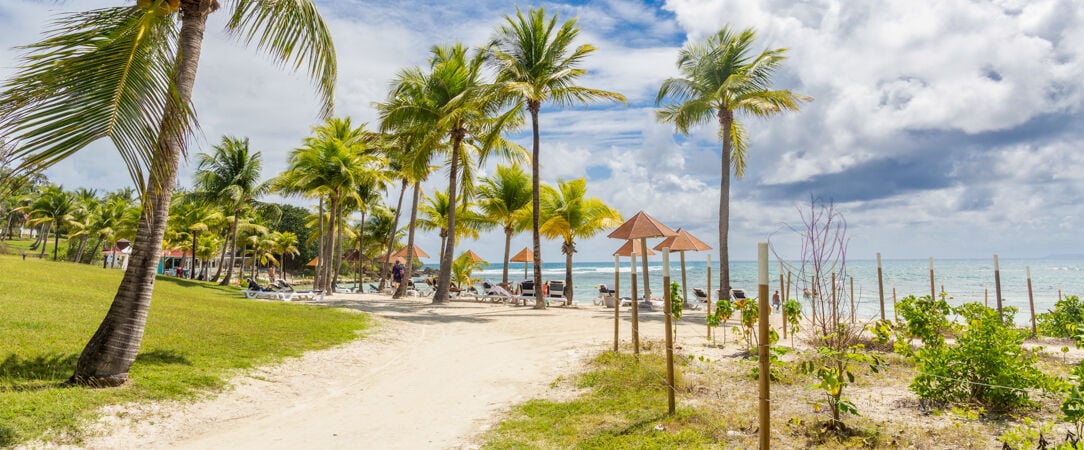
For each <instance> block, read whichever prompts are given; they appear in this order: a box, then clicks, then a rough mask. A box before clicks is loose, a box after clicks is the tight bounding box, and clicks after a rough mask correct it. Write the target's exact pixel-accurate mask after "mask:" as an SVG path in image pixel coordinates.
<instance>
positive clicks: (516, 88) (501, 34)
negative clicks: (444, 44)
mask: <svg viewBox="0 0 1084 450" xmlns="http://www.w3.org/2000/svg"><path fill="white" fill-rule="evenodd" d="M505 22H506V23H505V24H503V25H501V26H500V27H499V28H498V29H497V38H496V40H495V41H494V43H493V45H491V52H490V54H491V58H490V61H491V62H492V64H493V65H494V66H495V67H496V69H497V71H498V72H497V86H498V88H499V89H500V91H501V93H502V94H504V95H505V96H507V97H508V98H510V99H515V101H516V102H517V104H516V107H517V109H518V108H520V107H526V108H527V112H528V113H530V115H531V137H532V140H531V149H532V150H531V189H532V191H533V192H534V195H533V198H532V199H531V209H532V211H533V213H532V217H531V220H532V234H531V240H532V243H533V245H534V283H535V286H541V285H542V243H541V242H542V241H541V238H540V235H539V233H540V228H539V227H540V226H541V223H542V222H541V220H540V217H539V201H540V198H539V194H540V191H539V187H538V186H539V167H540V166H539V160H538V158H539V152H540V149H539V130H538V113H539V111H541V110H542V104H543V103H546V102H552V103H556V104H557V105H561V106H568V105H573V104H590V103H596V102H600V101H620V102H622V103H623V102H624V101H625V97H624V96H622V95H621V94H618V93H616V92H609V91H603V90H599V89H590V88H585V87H582V86H577V85H576V84H575V83H576V80H577V79H578V78H579V77H580V76H582V75H584V74H586V73H587V71H586V70H584V69H581V68H579V66H580V64H581V63H582V62H583V60H584V59H585V58H586V57H587V55H589V54H591V53H592V52H594V51H595V47H594V46H592V45H590V44H582V45H580V46H579V47H576V48H575V49H573V48H572V45H573V41H575V40H576V37H577V36H578V35H579V32H580V28H579V27H578V26H576V20H575V19H572V20H568V21H565V22H564V23H562V24H561V26H560V27H557V14H554V15H553V16H552V17H550V19H549V20H546V14H545V12H544V11H543V9H542V8H538V9H532V10H530V11H529V12H528V13H527V16H526V17H524V15H523V13H522V12H521V11H520V10H519V9H518V8H517V9H516V17H515V18H513V17H512V16H505ZM545 307H546V304H545V302H535V308H545Z"/></svg>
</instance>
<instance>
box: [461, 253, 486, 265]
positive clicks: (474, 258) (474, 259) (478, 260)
mask: <svg viewBox="0 0 1084 450" xmlns="http://www.w3.org/2000/svg"><path fill="white" fill-rule="evenodd" d="M463 254H464V255H470V260H471V262H476V263H484V264H489V263H487V262H486V260H485V259H484V258H482V257H481V256H478V254H477V253H474V250H467V251H465V252H463ZM460 256H462V255H460Z"/></svg>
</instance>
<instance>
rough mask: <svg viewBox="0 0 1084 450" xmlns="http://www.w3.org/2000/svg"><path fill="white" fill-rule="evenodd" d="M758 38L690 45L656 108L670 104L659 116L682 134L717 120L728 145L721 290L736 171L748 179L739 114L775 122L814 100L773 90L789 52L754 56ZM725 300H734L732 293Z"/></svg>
mask: <svg viewBox="0 0 1084 450" xmlns="http://www.w3.org/2000/svg"><path fill="white" fill-rule="evenodd" d="M754 39H756V32H754V31H753V29H752V28H747V29H745V30H744V31H742V32H741V33H738V34H735V33H734V32H733V31H731V29H730V27H729V26H727V27H723V29H721V30H719V32H718V33H715V34H713V35H711V36H708V38H707V39H706V40H705V41H704V42H702V43H689V44H686V45H685V47H684V48H682V49H681V52H680V53H679V54H678V61H677V65H678V69H680V70H681V74H682V76H681V77H680V78H669V79H667V80H666V81H663V83H662V86H661V87H659V93H658V95H657V96H656V97H655V104H656V105H658V104H661V103H662V102H663V101H664V100H667V99H668V100H670V103H668V104H666V105H665V106H663V108H662V109H661V110H659V111H658V113H657V118H658V120H659V121H661V122H664V123H672V124H674V128H676V129H677V131H678V132H680V133H682V134H688V133H689V130H690V129H691V128H693V127H695V126H697V125H702V124H707V123H709V122H711V121H712V120H715V121H716V122H717V123H718V124H719V137H720V138H721V139H722V140H723V148H722V157H721V163H722V173H721V176H720V178H719V265H720V268H719V283H720V284H719V285H720V286H729V285H730V267H729V265H730V254H729V252H730V250H729V247H728V245H727V236H728V235H729V233H730V171H731V170H733V171H734V175H735V176H736V177H738V178H741V177H742V175H744V174H745V160H746V159H745V151H746V149H747V147H746V144H747V143H746V140H745V127H744V126H743V125H742V123H741V122H740V121H738V120H737V118H736V117H735V116H736V115H737V114H738V113H742V114H747V115H750V116H753V117H771V116H774V115H777V114H780V113H783V112H785V111H798V105H799V104H800V103H801V102H804V101H809V100H810V98H809V97H805V96H803V95H799V94H795V93H793V92H791V91H789V90H786V89H772V88H771V84H772V76H773V75H774V74H775V72H776V71H777V70H779V68H780V67H782V65H783V61H784V60H785V59H786V51H787V50H786V49H785V48H777V49H773V50H764V51H762V52H760V54H759V55H757V56H755V57H754V56H753V55H752V51H751V50H750V46H752V45H753V40H754ZM721 295H722V296H723V297H722V298H724V299H729V298H730V293H729V292H728V290H727V289H723V290H721Z"/></svg>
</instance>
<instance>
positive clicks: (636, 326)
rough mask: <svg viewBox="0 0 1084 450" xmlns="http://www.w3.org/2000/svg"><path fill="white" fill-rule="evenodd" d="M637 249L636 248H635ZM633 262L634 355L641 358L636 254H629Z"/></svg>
mask: <svg viewBox="0 0 1084 450" xmlns="http://www.w3.org/2000/svg"><path fill="white" fill-rule="evenodd" d="M633 248H634V249H635V246H633ZM629 256H630V257H629V260H630V261H631V262H632V266H631V267H632V325H631V326H632V354H634V355H636V356H637V357H639V356H640V307H639V306H638V305H637V303H638V302H637V301H636V253H635V252H634V253H630V254H629Z"/></svg>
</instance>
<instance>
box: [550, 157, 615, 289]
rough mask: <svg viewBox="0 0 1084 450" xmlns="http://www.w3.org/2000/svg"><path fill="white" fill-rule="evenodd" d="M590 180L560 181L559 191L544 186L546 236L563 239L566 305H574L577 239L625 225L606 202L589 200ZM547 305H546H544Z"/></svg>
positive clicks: (558, 183)
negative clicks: (573, 282) (573, 271)
mask: <svg viewBox="0 0 1084 450" xmlns="http://www.w3.org/2000/svg"><path fill="white" fill-rule="evenodd" d="M586 195H587V180H586V179H584V178H579V179H575V180H572V181H558V182H557V188H556V189H554V188H553V187H552V186H550V185H542V195H541V197H542V203H541V205H542V211H541V216H542V218H543V222H542V229H541V230H540V231H541V232H542V235H543V236H545V237H547V238H551V239H553V238H559V239H562V243H561V253H563V254H564V255H565V302H566V304H572V296H573V291H574V289H572V254H573V253H576V239H588V238H591V237H593V236H595V235H597V234H599V233H601V232H603V231H606V230H609V229H611V228H616V227H617V226H618V225H621V221H622V220H623V219H622V218H621V213H619V212H617V210H615V209H613V208H610V207H609V206H607V205H606V204H605V203H603V202H602V200H599V199H597V198H594V197H587V196H586ZM541 303H545V302H541Z"/></svg>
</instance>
